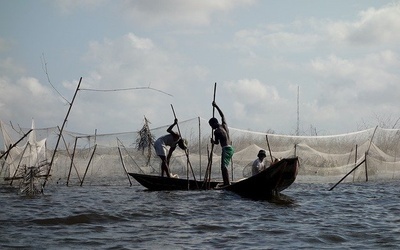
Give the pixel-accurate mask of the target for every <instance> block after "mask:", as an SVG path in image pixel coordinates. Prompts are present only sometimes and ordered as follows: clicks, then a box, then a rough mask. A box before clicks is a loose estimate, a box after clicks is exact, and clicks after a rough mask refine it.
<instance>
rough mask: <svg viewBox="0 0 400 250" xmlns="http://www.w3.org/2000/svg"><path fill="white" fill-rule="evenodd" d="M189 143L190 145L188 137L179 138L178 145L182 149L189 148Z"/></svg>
mask: <svg viewBox="0 0 400 250" xmlns="http://www.w3.org/2000/svg"><path fill="white" fill-rule="evenodd" d="M187 145H188V143H187V140H186V139H183V138H181V139H179V141H178V146H179V147H180V148H181V149H183V150H186V149H187Z"/></svg>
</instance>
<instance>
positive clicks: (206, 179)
mask: <svg viewBox="0 0 400 250" xmlns="http://www.w3.org/2000/svg"><path fill="white" fill-rule="evenodd" d="M216 93H217V83H215V84H214V96H213V103H214V102H215V96H216ZM214 117H215V107H214V105H213V118H214ZM211 139H214V129H213V128H211ZM213 152H214V143H211V150H210V155H209V156H208V164H207V169H206V174H205V177H204V183H205V184H206V187H207V188H210V181H211V166H212V160H213V159H212V157H213Z"/></svg>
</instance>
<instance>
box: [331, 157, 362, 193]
mask: <svg viewBox="0 0 400 250" xmlns="http://www.w3.org/2000/svg"><path fill="white" fill-rule="evenodd" d="M364 162H365V159H364V160H362V162H360V163H358V164H357V166H355V167H354V168H353V169H352V170H351V171H350V172H348V173H347V174H346V175H345V176H344V177H343V178H342V179H340V181H339V182H338V183H336V184H335V185H334V186H333V187H331V188H330V189H329V191H332V190H333V189H334V188H335V187H336V186H337V185H338V184H339V183H341V182H342V181H343V180H344V179H345V178H346V177H347V176H348V175H349V174H351V173H352V172H353V171H354V170H356V169H357V168H358V167H359V166H360V165H361V164H363V163H364Z"/></svg>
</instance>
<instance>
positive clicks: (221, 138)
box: [208, 101, 234, 186]
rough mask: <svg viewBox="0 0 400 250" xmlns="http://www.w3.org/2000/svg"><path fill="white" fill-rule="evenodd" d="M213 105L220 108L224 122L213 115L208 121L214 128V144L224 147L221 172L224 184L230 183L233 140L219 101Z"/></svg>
mask: <svg viewBox="0 0 400 250" xmlns="http://www.w3.org/2000/svg"><path fill="white" fill-rule="evenodd" d="M212 106H213V107H215V108H216V109H217V110H218V113H219V115H220V116H221V120H222V124H219V122H218V119H217V118H215V117H213V118H211V119H210V120H209V121H208V124H210V126H211V128H212V129H213V130H214V139H213V138H211V143H212V144H220V145H221V148H222V152H221V172H222V179H223V180H224V186H226V185H229V184H230V183H229V173H228V166H229V163H230V161H231V159H232V156H233V153H234V149H233V147H232V146H231V140H230V138H229V129H228V124H227V123H226V120H225V116H224V113H222V111H221V109H220V108H219V107H218V105H217V103H216V102H215V101H213V103H212Z"/></svg>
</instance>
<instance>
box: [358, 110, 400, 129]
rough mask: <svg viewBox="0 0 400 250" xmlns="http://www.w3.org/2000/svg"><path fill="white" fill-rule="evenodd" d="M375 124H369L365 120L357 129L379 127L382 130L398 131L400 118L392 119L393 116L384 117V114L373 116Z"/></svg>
mask: <svg viewBox="0 0 400 250" xmlns="http://www.w3.org/2000/svg"><path fill="white" fill-rule="evenodd" d="M371 120H374V121H375V122H372V123H371V122H367V121H365V120H364V119H362V120H361V124H358V125H357V127H358V129H359V130H364V129H368V128H371V127H375V126H379V127H381V128H388V129H398V128H400V117H392V116H391V115H386V116H385V115H382V114H377V113H374V114H373V118H372V119H371Z"/></svg>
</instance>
